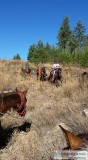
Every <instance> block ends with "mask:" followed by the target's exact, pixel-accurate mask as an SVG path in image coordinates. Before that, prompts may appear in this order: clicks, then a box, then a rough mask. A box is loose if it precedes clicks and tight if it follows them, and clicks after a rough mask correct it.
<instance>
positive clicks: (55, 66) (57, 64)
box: [52, 63, 60, 77]
mask: <svg viewBox="0 0 88 160" xmlns="http://www.w3.org/2000/svg"><path fill="white" fill-rule="evenodd" d="M52 68H53V77H54V75H55V73H56V72H57V71H58V69H59V68H60V64H59V63H54V64H53V67H52Z"/></svg>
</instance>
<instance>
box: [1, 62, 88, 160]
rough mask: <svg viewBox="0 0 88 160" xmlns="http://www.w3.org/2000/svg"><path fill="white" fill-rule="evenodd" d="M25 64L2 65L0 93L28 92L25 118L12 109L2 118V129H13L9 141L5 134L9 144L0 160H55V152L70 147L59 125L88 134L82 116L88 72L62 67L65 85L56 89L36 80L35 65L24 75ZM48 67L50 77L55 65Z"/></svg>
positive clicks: (86, 120) (87, 119) (87, 92)
mask: <svg viewBox="0 0 88 160" xmlns="http://www.w3.org/2000/svg"><path fill="white" fill-rule="evenodd" d="M25 63H26V62H24V61H15V60H13V61H6V60H3V61H0V92H4V91H14V90H15V89H16V88H18V89H20V90H24V89H26V88H28V92H27V113H26V115H25V117H24V118H21V117H20V116H19V115H18V114H17V112H16V111H15V110H13V109H11V110H10V111H8V112H7V113H6V114H4V116H3V117H1V118H0V120H1V126H2V127H3V129H7V128H8V129H11V128H14V130H13V133H12V135H11V136H10V137H9V136H8V135H6V134H5V136H7V137H8V143H6V145H5V146H3V144H2V145H1V149H0V159H1V160H5V159H6V160H52V159H53V158H54V150H59V149H62V148H64V147H66V146H67V144H66V141H65V138H64V135H63V133H62V131H61V129H60V127H59V124H62V125H63V126H65V127H66V128H69V129H70V130H72V131H73V132H74V133H75V134H78V133H88V117H87V116H85V115H84V114H83V110H84V109H86V108H88V79H87V78H85V79H82V78H81V74H82V73H83V72H84V71H88V68H82V67H79V66H73V65H71V64H69V65H64V66H63V65H62V74H63V82H62V84H60V86H59V87H56V86H55V85H54V84H51V83H49V82H48V81H44V82H41V81H40V80H37V77H36V73H35V69H36V66H35V65H34V64H32V63H30V66H31V68H33V71H32V73H31V75H30V76H29V75H27V74H23V73H22V72H21V68H22V67H23V66H24V65H25ZM45 65H46V67H47V68H46V72H47V74H48V75H49V72H50V70H51V68H52V64H45ZM24 123H31V125H30V128H27V129H26V131H24V130H18V127H19V126H22V125H23V124H24ZM1 132H2V131H0V133H1ZM3 141H4V140H3ZM0 142H1V140H0Z"/></svg>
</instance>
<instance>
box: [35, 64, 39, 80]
mask: <svg viewBox="0 0 88 160" xmlns="http://www.w3.org/2000/svg"><path fill="white" fill-rule="evenodd" d="M36 75H37V80H38V78H39V67H37V68H36Z"/></svg>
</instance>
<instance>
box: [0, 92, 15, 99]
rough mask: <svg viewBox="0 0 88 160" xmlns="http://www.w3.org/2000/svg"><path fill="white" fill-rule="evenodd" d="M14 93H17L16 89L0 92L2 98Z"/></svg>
mask: <svg viewBox="0 0 88 160" xmlns="http://www.w3.org/2000/svg"><path fill="white" fill-rule="evenodd" d="M14 94H16V91H4V92H0V98H2V97H7V96H9V95H14Z"/></svg>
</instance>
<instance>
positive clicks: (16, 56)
mask: <svg viewBox="0 0 88 160" xmlns="http://www.w3.org/2000/svg"><path fill="white" fill-rule="evenodd" d="M13 59H14V60H15V59H17V60H21V57H20V55H19V54H18V53H17V54H16V55H14V57H13Z"/></svg>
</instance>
